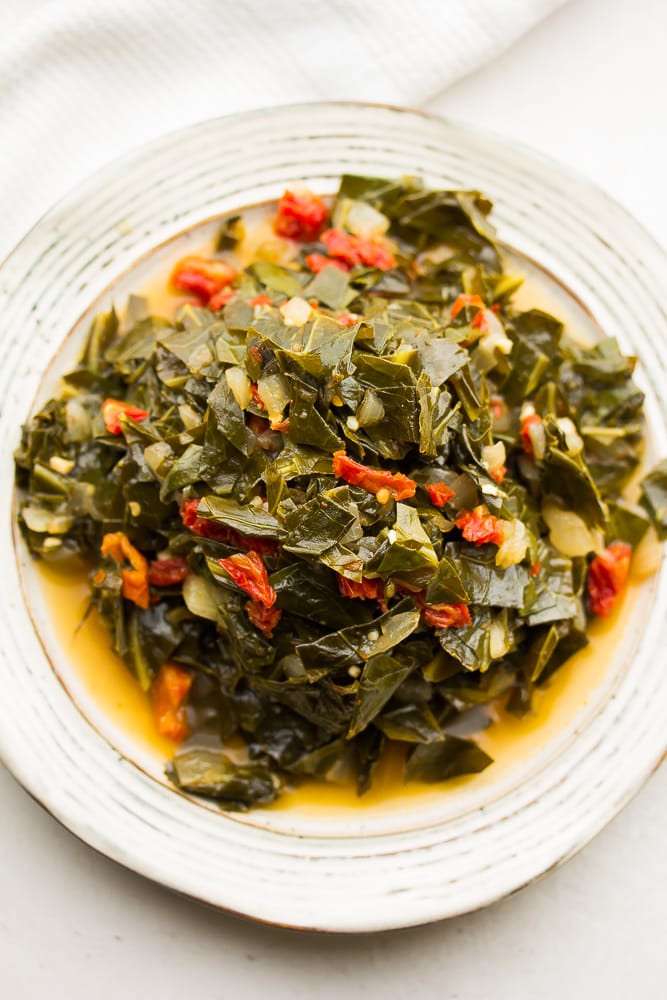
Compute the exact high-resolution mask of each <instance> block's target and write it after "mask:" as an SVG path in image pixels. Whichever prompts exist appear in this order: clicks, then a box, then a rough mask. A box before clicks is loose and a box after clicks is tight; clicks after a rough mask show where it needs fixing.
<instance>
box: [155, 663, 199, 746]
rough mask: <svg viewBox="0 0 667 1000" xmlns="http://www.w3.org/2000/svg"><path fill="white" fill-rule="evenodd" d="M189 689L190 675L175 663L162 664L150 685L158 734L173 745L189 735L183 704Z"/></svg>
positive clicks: (190, 684) (190, 685)
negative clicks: (172, 742) (171, 741)
mask: <svg viewBox="0 0 667 1000" xmlns="http://www.w3.org/2000/svg"><path fill="white" fill-rule="evenodd" d="M191 687H192V674H191V673H189V671H187V670H183V669H182V668H181V667H178V666H176V664H175V663H163V664H162V666H161V667H160V669H159V670H158V672H157V674H156V675H155V679H154V680H153V683H152V685H151V702H152V706H153V716H154V718H155V722H156V725H157V729H158V732H159V733H160V734H161V735H162V736H166V737H167V738H168V739H170V740H173V741H174V742H175V743H182V741H183V740H184V739H186V737H188V736H189V735H190V727H189V726H188V722H187V719H186V717H185V710H184V706H183V702H184V701H185V699H186V697H187V695H188V692H189V690H190V688H191Z"/></svg>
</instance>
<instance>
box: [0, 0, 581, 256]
mask: <svg viewBox="0 0 667 1000" xmlns="http://www.w3.org/2000/svg"><path fill="white" fill-rule="evenodd" d="M563 2H564V0H311V2H310V3H307V2H304V0H0V219H1V225H0V259H1V258H2V257H3V256H4V255H5V253H6V252H8V250H9V249H11V247H12V246H13V244H14V243H15V242H16V241H17V240H18V239H19V238H20V237H21V236H22V235H23V232H24V231H25V230H26V229H27V228H28V227H29V226H30V225H32V224H33V223H34V222H35V221H36V220H37V218H38V217H39V216H40V215H41V214H42V213H43V212H44V211H45V210H46V209H47V208H48V207H49V206H50V205H51V204H52V203H53V202H54V201H55V200H56V199H57V198H59V197H60V196H61V195H62V194H64V193H65V192H67V191H68V190H69V189H70V188H72V187H74V186H75V185H76V183H77V182H78V181H80V180H82V179H83V178H84V177H86V176H87V175H88V174H89V173H91V172H92V171H93V170H95V169H96V168H97V167H99V166H102V165H103V164H105V163H107V162H108V161H109V160H112V159H114V158H115V157H116V156H118V155H119V154H120V153H123V152H125V151H126V150H128V149H130V148H132V147H133V146H136V145H138V144H140V143H142V142H144V141H145V140H147V139H150V138H153V137H154V136H157V135H159V134H160V133H163V132H166V131H169V130H171V129H175V128H178V127H180V126H183V125H186V124H190V123H192V122H194V121H199V120H202V119H204V118H209V117H212V116H215V115H220V114H223V113H225V112H231V111H239V110H243V109H245V108H250V107H260V106H265V105H270V104H277V103H285V102H295V101H308V100H317V99H327V98H329V99H331V98H340V99H356V100H367V101H384V102H391V103H397V104H408V105H420V104H423V103H424V102H426V101H427V100H428V99H429V98H431V97H433V96H435V95H436V94H438V93H439V92H440V91H442V90H443V89H444V88H445V87H446V86H447V85H448V84H450V83H452V82H453V81H454V80H456V79H458V78H460V77H461V76H463V75H465V74H467V73H469V72H471V71H472V70H474V69H475V68H477V67H478V66H480V65H482V64H483V63H485V62H488V61H489V60H490V59H492V58H493V57H494V56H496V55H497V54H498V53H500V52H501V51H503V50H504V49H505V48H507V47H508V46H509V45H510V44H511V43H512V42H513V41H514V40H515V39H517V38H518V37H519V36H520V35H521V34H523V33H524V32H526V31H527V30H528V29H529V28H530V27H531V26H532V25H534V24H535V23H536V22H537V21H538V20H539V19H540V18H542V17H543V16H545V15H546V14H547V13H549V12H550V11H551V10H553V9H554V8H556V7H558V6H560V5H561V4H562V3H563Z"/></svg>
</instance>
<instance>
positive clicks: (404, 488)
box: [333, 451, 417, 502]
mask: <svg viewBox="0 0 667 1000" xmlns="http://www.w3.org/2000/svg"><path fill="white" fill-rule="evenodd" d="M333 472H334V476H337V477H338V479H344V480H345V482H346V483H350V485H351V486H362V487H363V488H364V489H365V490H368V492H369V493H375V495H376V496H378V494H380V496H381V495H382V491H384V492H386V493H387V500H388V499H389V498H390V497H393V498H394V500H407V499H408V497H413V496H414V495H415V493H416V491H417V484H416V482H415V481H414V479H408V477H407V476H404V475H403V473H402V472H386V471H385V470H384V469H371V468H370V467H369V466H368V465H362V464H361V462H355V461H354V459H353V458H348V456H347V455H346V454H345V452H344V451H336V452H334V456H333ZM380 502H383V501H382V500H380Z"/></svg>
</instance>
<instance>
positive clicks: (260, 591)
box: [218, 551, 278, 608]
mask: <svg viewBox="0 0 667 1000" xmlns="http://www.w3.org/2000/svg"><path fill="white" fill-rule="evenodd" d="M218 564H219V565H220V566H222V568H223V569H224V570H225V572H227V573H229V575H230V576H231V578H232V580H233V581H234V583H235V584H236V585H237V587H240V588H241V590H245V592H246V594H249V595H250V597H252V599H253V600H254V601H260V602H261V603H262V604H263V605H264V607H265V608H271V607H273V605H274V604H275V603H276V597H277V596H278V595H277V594H276V592H275V590H274V589H273V587H272V586H271V584H270V583H269V576H268V573H267V572H266V566H265V565H264V563H263V561H262V557H261V556H260V554H259V552H253V551H250V552H236V553H234V555H233V556H228V557H227V558H226V559H218Z"/></svg>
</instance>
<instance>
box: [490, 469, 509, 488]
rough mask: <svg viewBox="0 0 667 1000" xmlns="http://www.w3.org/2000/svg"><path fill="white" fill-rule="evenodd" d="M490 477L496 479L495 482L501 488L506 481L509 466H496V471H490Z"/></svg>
mask: <svg viewBox="0 0 667 1000" xmlns="http://www.w3.org/2000/svg"><path fill="white" fill-rule="evenodd" d="M489 475H490V476H491V478H492V479H495V481H496V482H497V483H498V485H499V486H500V485H502V483H503V482H504V481H505V476H506V475H507V466H506V465H498V466H496V468H495V469H489Z"/></svg>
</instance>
